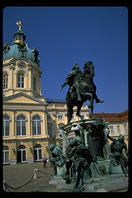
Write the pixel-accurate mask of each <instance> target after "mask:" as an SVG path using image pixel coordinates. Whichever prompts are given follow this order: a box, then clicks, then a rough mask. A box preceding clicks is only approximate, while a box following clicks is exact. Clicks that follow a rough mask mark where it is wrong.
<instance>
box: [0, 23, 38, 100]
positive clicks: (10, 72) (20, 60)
mask: <svg viewBox="0 0 132 198" xmlns="http://www.w3.org/2000/svg"><path fill="white" fill-rule="evenodd" d="M16 24H17V25H18V31H17V32H16V33H15V34H14V41H13V43H12V44H11V45H8V43H5V44H4V46H3V94H4V96H10V95H13V94H17V93H19V92H23V93H25V94H28V95H30V96H33V97H37V98H42V94H41V86H40V78H41V73H42V72H41V69H40V65H39V62H40V59H39V57H38V55H39V52H38V51H37V49H36V48H33V49H32V50H31V49H30V48H29V47H28V45H27V43H26V42H25V40H26V35H25V34H24V33H23V32H22V22H21V21H18V22H16Z"/></svg>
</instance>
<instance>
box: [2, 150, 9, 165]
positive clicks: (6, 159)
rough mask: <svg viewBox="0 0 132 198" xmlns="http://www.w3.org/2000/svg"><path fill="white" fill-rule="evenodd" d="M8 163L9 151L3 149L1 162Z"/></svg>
mask: <svg viewBox="0 0 132 198" xmlns="http://www.w3.org/2000/svg"><path fill="white" fill-rule="evenodd" d="M7 163H9V151H5V150H3V164H7Z"/></svg>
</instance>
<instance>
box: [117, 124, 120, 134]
mask: <svg viewBox="0 0 132 198" xmlns="http://www.w3.org/2000/svg"><path fill="white" fill-rule="evenodd" d="M117 132H118V134H119V135H120V134H121V130H120V125H117Z"/></svg>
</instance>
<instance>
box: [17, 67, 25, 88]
mask: <svg viewBox="0 0 132 198" xmlns="http://www.w3.org/2000/svg"><path fill="white" fill-rule="evenodd" d="M17 87H18V88H24V72H23V71H19V72H18V73H17Z"/></svg>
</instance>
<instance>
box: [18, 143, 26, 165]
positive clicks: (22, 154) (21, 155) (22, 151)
mask: <svg viewBox="0 0 132 198" xmlns="http://www.w3.org/2000/svg"><path fill="white" fill-rule="evenodd" d="M25 161H26V148H25V146H24V145H20V146H19V147H18V149H17V162H18V163H19V162H25Z"/></svg>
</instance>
